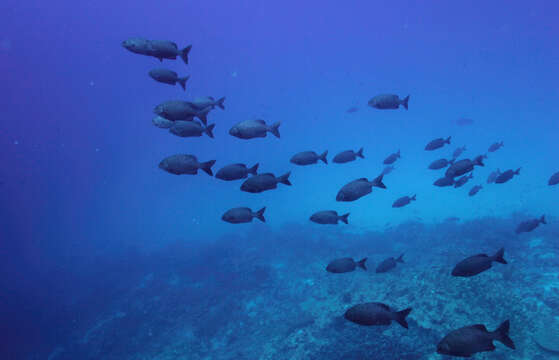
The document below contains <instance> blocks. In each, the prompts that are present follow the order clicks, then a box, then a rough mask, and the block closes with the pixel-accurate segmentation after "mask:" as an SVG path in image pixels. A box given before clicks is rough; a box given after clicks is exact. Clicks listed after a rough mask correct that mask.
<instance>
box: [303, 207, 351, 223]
mask: <svg viewBox="0 0 559 360" xmlns="http://www.w3.org/2000/svg"><path fill="white" fill-rule="evenodd" d="M348 216H349V213H347V214H344V215H338V213H337V212H336V211H333V210H324V211H319V212H316V213H314V214H312V215H311V217H310V219H309V220H310V221H312V222H315V223H317V224H332V225H337V224H338V221H342V222H344V223H346V224H347V223H348V222H347V218H348Z"/></svg>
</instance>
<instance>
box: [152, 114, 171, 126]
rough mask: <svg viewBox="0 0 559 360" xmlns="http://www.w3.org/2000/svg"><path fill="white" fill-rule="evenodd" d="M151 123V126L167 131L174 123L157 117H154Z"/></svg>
mask: <svg viewBox="0 0 559 360" xmlns="http://www.w3.org/2000/svg"><path fill="white" fill-rule="evenodd" d="M151 122H152V123H153V125H155V126H157V127H158V128H161V129H169V128H170V127H171V126H173V124H174V123H175V122H174V121H172V120H167V119H165V118H164V117H161V116H159V115H157V116H154V117H153V119H151Z"/></svg>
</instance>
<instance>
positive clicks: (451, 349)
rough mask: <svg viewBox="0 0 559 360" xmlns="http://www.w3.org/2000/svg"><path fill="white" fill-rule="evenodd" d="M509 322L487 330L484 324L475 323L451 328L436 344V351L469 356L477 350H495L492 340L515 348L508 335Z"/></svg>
mask: <svg viewBox="0 0 559 360" xmlns="http://www.w3.org/2000/svg"><path fill="white" fill-rule="evenodd" d="M509 328H510V322H509V321H508V320H506V321H504V322H503V323H502V324H501V325H499V327H498V328H497V330H495V331H488V330H487V328H486V327H485V325H481V324H476V325H470V326H465V327H463V328H460V329H457V330H453V331H451V332H450V333H448V335H446V336H445V337H444V338H443V339H442V340H441V341H440V342H439V344H438V345H437V353H439V354H441V355H451V356H457V357H471V356H472V355H473V354H476V353H479V352H487V351H495V349H496V348H495V345H494V344H493V341H494V340H497V341H499V342H501V343H502V344H504V345H505V346H507V347H509V348H511V349H513V350H514V349H516V347H515V345H514V342H513V341H512V339H511V338H510V337H509Z"/></svg>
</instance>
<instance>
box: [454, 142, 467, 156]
mask: <svg viewBox="0 0 559 360" xmlns="http://www.w3.org/2000/svg"><path fill="white" fill-rule="evenodd" d="M464 151H466V145H464V146H462V147H459V148H457V149H456V150H454V152H453V153H452V157H453V158H454V159H458V157H459V156H460V155H462V153H463V152H464Z"/></svg>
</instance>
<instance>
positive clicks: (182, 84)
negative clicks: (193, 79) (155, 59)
mask: <svg viewBox="0 0 559 360" xmlns="http://www.w3.org/2000/svg"><path fill="white" fill-rule="evenodd" d="M188 79H190V76H185V77H182V78H178V79H177V82H178V83H179V84H180V86H181V87H182V89H183V90H184V91H186V81H187V80H188Z"/></svg>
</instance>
